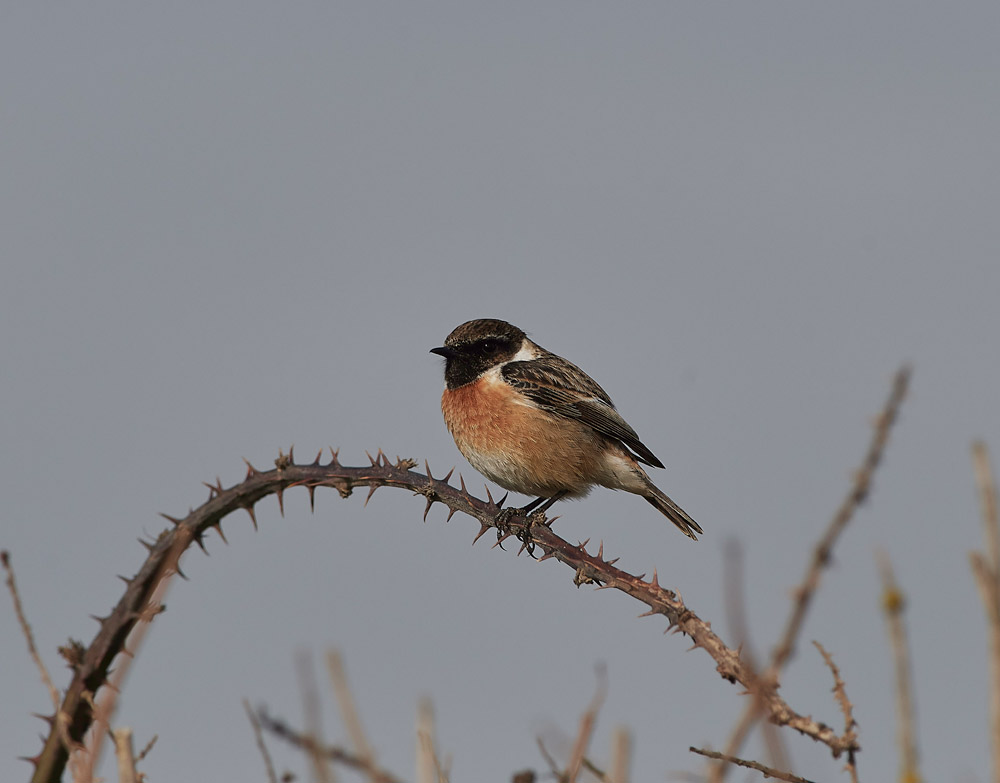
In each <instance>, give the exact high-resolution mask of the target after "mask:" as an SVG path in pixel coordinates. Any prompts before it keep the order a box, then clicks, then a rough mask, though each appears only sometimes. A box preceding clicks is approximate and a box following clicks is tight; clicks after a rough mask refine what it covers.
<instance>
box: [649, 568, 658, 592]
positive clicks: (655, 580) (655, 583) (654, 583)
mask: <svg viewBox="0 0 1000 783" xmlns="http://www.w3.org/2000/svg"><path fill="white" fill-rule="evenodd" d="M649 584H650V586H651V587H655V588H657V589H659V587H660V575H659V574H657V573H656V566H653V578H652V579H651V580H650V581H649Z"/></svg>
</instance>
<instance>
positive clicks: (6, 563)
mask: <svg viewBox="0 0 1000 783" xmlns="http://www.w3.org/2000/svg"><path fill="white" fill-rule="evenodd" d="M0 565H3V570H4V571H6V572H7V590H9V591H10V597H11V598H12V599H13V600H14V613H15V614H16V615H17V622H18V623H19V624H20V626H21V633H22V634H24V639H25V641H26V642H27V643H28V653H29V654H30V655H31V660H33V661H34V662H35V666H36V667H38V673H39V674H40V675H41V677H42V683H44V685H45V687H46V688H48V691H49V698H50V699H52V707H53V708H54V709H55V710H56V712H58V711H59V691H58V690H57V689H56V686H55V683H53V682H52V677H50V676H49V670H48V669H47V668H46V667H45V662H44V661H42V656H41V655H39V654H38V648H37V647H36V646H35V635H34V634H33V633H32V631H31V625H29V624H28V618H27V617H25V614H24V607H23V606H22V605H21V595H20V593H19V592H18V590H17V581H16V580H15V579H14V566H13V565H11V562H10V552H8V551H7V550H6V549H5V550H3V551H0Z"/></svg>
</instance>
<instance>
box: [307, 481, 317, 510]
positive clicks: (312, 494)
mask: <svg viewBox="0 0 1000 783" xmlns="http://www.w3.org/2000/svg"><path fill="white" fill-rule="evenodd" d="M306 489H307V490H309V510H310V511H311V512H313V513H314V514H315V513H316V487H315V486H313V485H312V484H306Z"/></svg>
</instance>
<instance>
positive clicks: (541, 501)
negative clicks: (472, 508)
mask: <svg viewBox="0 0 1000 783" xmlns="http://www.w3.org/2000/svg"><path fill="white" fill-rule="evenodd" d="M564 497H566V492H565V491H561V492H557V493H556V494H554V495H553V496H552V497H550V498H544V497H541V498H535V499H534V500H532V501H531V502H530V503H529V504H528V505H526V506H523V507H522V508H505V509H503V510H502V511H501V512H500V513H499V514H497V517H496V519H497V541H502V540H503V539H504V538H505V537H506V536H508V535H510V533H511V530H510V527H509V524H510V520H511V519H513V518H514V517H519V516H524V517H526V518H527V525H526V526H525V527H524V529H523V530H522V531H521V532H520V533H516V534H515V535H516V536H517V538H518V540H519V541H521V542H525V543H528V553H529V554H531V550H532V549H533V548H534V546H533V545H532V544H531V543H530V541H529V540H528V539H529V535H530V533H529V531H530V530H531V526H532V525H535V524H544V522H545V512H546V511H548V510H549V508H551V507H552V504H553V503H555V502H556V501H557V500H562V499H563V498H564Z"/></svg>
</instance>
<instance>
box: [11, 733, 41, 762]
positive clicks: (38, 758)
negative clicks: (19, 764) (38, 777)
mask: <svg viewBox="0 0 1000 783" xmlns="http://www.w3.org/2000/svg"><path fill="white" fill-rule="evenodd" d="M42 739H43V740H44V739H45V737H42ZM17 760H18V761H27V762H28V763H29V764H31V765H32V766H33V767H37V766H38V762H39V761H41V760H42V754H41V753H39V754H38V755H37V756H18V757H17Z"/></svg>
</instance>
